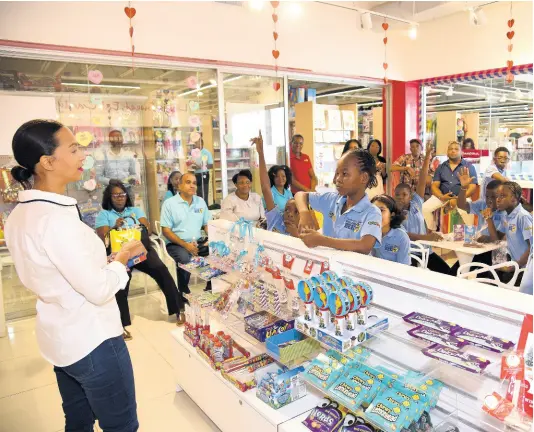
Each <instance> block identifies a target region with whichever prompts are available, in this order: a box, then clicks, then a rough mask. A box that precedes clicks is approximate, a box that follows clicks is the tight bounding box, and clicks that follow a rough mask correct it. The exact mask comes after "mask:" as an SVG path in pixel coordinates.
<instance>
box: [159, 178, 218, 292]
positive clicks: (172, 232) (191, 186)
mask: <svg viewBox="0 0 534 432" xmlns="http://www.w3.org/2000/svg"><path fill="white" fill-rule="evenodd" d="M196 192H197V181H196V177H195V175H194V174H191V173H186V174H184V175H183V176H182V178H181V179H180V193H178V194H177V195H175V196H173V197H172V198H169V199H168V200H166V201H165V202H164V203H163V207H162V209H161V230H162V233H163V236H164V237H165V242H166V243H167V252H169V255H170V256H171V257H172V258H173V259H174V261H176V264H188V263H189V262H190V261H191V257H192V256H197V255H198V244H197V240H198V239H199V238H200V236H201V231H200V230H201V229H203V230H204V231H205V232H208V221H209V220H211V214H210V212H209V210H208V207H207V205H206V201H204V200H203V199H202V198H200V197H199V196H197V195H196ZM176 272H177V275H178V289H179V290H180V292H181V293H182V294H189V293H190V291H189V278H190V276H191V274H190V273H189V272H188V271H186V270H183V269H182V268H180V267H178V266H177V267H176ZM209 289H211V282H208V284H207V285H206V290H209Z"/></svg>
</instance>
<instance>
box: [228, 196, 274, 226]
mask: <svg viewBox="0 0 534 432" xmlns="http://www.w3.org/2000/svg"><path fill="white" fill-rule="evenodd" d="M219 217H220V218H221V219H225V220H229V221H236V220H238V219H239V218H241V217H242V218H245V219H246V220H249V221H254V222H256V221H258V220H259V219H260V218H264V217H265V209H264V208H263V202H262V201H261V197H260V196H259V195H258V194H257V193H254V192H250V193H249V194H248V200H246V201H245V200H242V199H241V198H239V197H238V196H237V195H236V194H235V192H232V193H231V194H230V195H228V196H227V197H226V198H225V199H223V201H222V203H221V214H220V216H219Z"/></svg>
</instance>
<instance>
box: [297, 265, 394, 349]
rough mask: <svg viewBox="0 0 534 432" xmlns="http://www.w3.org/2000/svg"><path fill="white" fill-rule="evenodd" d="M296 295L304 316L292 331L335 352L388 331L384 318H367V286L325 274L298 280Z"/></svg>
mask: <svg viewBox="0 0 534 432" xmlns="http://www.w3.org/2000/svg"><path fill="white" fill-rule="evenodd" d="M297 293H298V295H299V297H300V299H301V300H302V302H303V303H304V315H303V316H300V317H298V318H297V319H296V320H295V321H296V324H295V326H296V328H297V329H298V330H299V331H300V332H302V333H304V334H306V335H307V336H310V337H312V338H315V339H317V340H318V341H319V342H321V343H323V344H325V345H328V346H330V347H332V348H334V349H336V350H338V351H346V350H348V349H350V348H351V347H354V346H356V345H358V344H360V343H362V342H364V341H365V340H367V339H369V338H371V337H372V336H373V335H375V334H377V333H379V332H381V331H383V330H385V329H387V328H388V318H387V317H381V316H379V315H377V314H373V316H372V317H371V318H369V319H368V318H367V309H368V307H369V305H370V304H371V301H372V300H373V289H372V288H371V286H370V285H369V284H367V283H364V282H354V281H353V280H352V279H350V278H348V277H339V276H338V275H337V274H336V273H335V272H333V271H325V272H323V273H322V274H320V275H316V276H312V277H311V278H309V279H305V280H301V281H300V282H299V283H298V285H297ZM312 301H313V304H312Z"/></svg>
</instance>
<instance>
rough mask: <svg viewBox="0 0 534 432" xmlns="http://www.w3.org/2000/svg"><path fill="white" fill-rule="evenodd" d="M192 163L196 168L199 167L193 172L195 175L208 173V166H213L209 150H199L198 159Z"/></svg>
mask: <svg viewBox="0 0 534 432" xmlns="http://www.w3.org/2000/svg"><path fill="white" fill-rule="evenodd" d="M194 161H195V164H196V165H197V167H200V168H198V169H196V170H195V174H200V173H203V172H208V171H209V170H208V165H213V156H212V155H211V152H210V151H209V150H206V149H202V150H200V157H198V158H196V159H194Z"/></svg>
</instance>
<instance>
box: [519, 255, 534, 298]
mask: <svg viewBox="0 0 534 432" xmlns="http://www.w3.org/2000/svg"><path fill="white" fill-rule="evenodd" d="M519 292H522V293H523V294H530V295H532V245H531V246H530V255H529V256H528V262H527V267H526V268H525V274H524V275H523V280H522V281H521V288H520V289H519Z"/></svg>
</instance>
